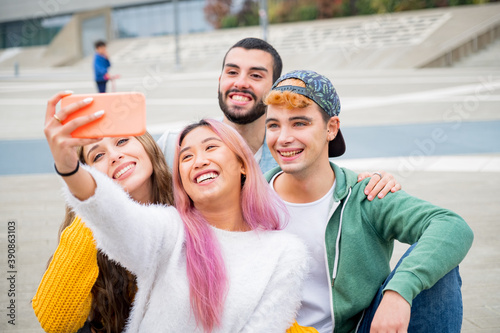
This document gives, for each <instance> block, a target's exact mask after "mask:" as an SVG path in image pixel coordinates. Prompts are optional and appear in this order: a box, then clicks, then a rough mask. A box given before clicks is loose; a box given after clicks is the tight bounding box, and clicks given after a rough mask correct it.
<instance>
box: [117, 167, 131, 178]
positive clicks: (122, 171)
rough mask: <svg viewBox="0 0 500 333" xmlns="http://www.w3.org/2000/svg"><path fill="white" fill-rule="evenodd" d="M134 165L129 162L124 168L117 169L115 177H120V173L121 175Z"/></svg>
mask: <svg viewBox="0 0 500 333" xmlns="http://www.w3.org/2000/svg"><path fill="white" fill-rule="evenodd" d="M133 167H134V165H133V164H129V165H127V166H126V167H125V168H123V169H121V170H120V171H118V172H117V173H116V175H115V179H118V178H120V176H121V175H123V174H124V173H125V172H127V171H129V170H130V169H132V168H133Z"/></svg>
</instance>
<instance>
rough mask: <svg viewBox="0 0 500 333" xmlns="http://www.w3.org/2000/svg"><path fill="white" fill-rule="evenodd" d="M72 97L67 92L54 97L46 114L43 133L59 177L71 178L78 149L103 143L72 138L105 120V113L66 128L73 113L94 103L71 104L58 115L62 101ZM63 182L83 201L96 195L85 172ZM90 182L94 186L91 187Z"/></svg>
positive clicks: (80, 119) (73, 123) (96, 140)
mask: <svg viewBox="0 0 500 333" xmlns="http://www.w3.org/2000/svg"><path fill="white" fill-rule="evenodd" d="M70 94H72V92H70V91H64V92H59V93H57V94H56V95H54V96H52V98H51V99H49V101H48V102H47V110H46V112H45V128H44V133H45V137H46V138H47V143H48V144H49V148H50V151H51V152H52V156H53V157H54V163H55V167H56V168H57V171H58V172H59V173H60V174H72V172H73V171H75V170H76V167H77V165H78V163H79V161H78V154H77V150H76V147H78V146H85V145H88V144H92V143H96V142H98V141H100V140H101V139H80V138H73V137H72V136H71V133H72V132H73V131H74V130H75V129H77V128H78V127H80V126H83V125H85V124H88V123H90V122H92V121H94V120H96V119H97V118H100V117H102V115H103V113H104V112H102V111H98V112H96V113H94V114H92V115H88V116H82V117H78V118H75V119H73V120H71V121H68V122H67V123H65V124H63V122H64V120H65V119H66V118H67V117H68V116H69V115H70V114H71V113H73V112H75V111H77V110H79V109H81V108H82V107H84V106H86V105H88V104H90V103H92V99H85V100H82V101H80V102H76V103H73V104H70V105H68V106H66V107H65V108H62V109H61V110H60V111H59V112H57V114H56V105H57V103H59V101H60V100H61V98H63V97H64V96H68V95H70ZM89 177H90V178H89ZM63 179H64V180H65V182H66V183H67V184H68V186H69V188H70V190H71V192H72V193H73V194H74V195H75V196H76V197H78V198H80V199H86V198H88V197H90V196H91V195H92V194H93V192H94V188H93V187H92V186H93V182H92V181H91V176H90V174H87V173H86V172H78V173H76V174H74V175H72V176H71V177H64V178H63ZM89 180H90V183H91V184H92V186H89V185H90V184H89V182H88V181H89ZM85 185H87V186H85ZM80 190H82V191H83V192H81V191H80Z"/></svg>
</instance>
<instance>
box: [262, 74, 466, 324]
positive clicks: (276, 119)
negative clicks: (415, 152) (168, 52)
mask: <svg viewBox="0 0 500 333" xmlns="http://www.w3.org/2000/svg"><path fill="white" fill-rule="evenodd" d="M265 103H266V104H267V105H268V109H267V118H266V140H267V144H268V146H269V149H270V151H271V154H272V155H273V157H274V159H275V160H276V161H277V162H278V164H279V167H277V168H274V169H272V170H270V171H269V172H268V173H266V177H267V179H268V181H269V182H270V184H271V185H272V187H273V189H274V190H275V191H276V192H277V193H278V195H279V196H280V197H281V198H282V199H283V200H284V202H285V205H286V206H287V208H288V210H289V213H290V222H289V224H288V226H287V227H286V230H288V231H289V232H292V233H295V234H298V235H299V236H300V237H301V238H302V239H303V240H304V241H305V242H306V243H307V244H308V246H309V250H310V252H311V256H312V259H313V260H312V264H311V266H312V272H311V274H310V278H309V279H308V281H307V283H306V286H305V289H304V292H303V301H302V308H301V310H300V312H299V314H298V317H297V321H298V323H299V324H300V325H302V326H310V327H314V328H316V329H317V330H318V331H319V332H320V333H323V332H332V331H334V332H354V331H358V332H370V329H371V332H407V331H408V332H460V328H461V324H462V316H463V313H462V299H461V292H460V286H461V280H460V275H459V273H458V264H459V263H460V262H461V261H462V259H463V258H464V257H465V255H466V254H467V252H468V250H469V248H470V246H471V245H472V240H473V233H472V230H471V229H470V228H469V226H468V225H467V223H466V222H465V221H464V220H463V219H462V218H461V217H460V216H458V215H456V214H455V213H453V212H451V211H449V210H446V209H443V208H440V207H436V206H434V205H432V204H430V203H428V202H426V201H423V200H420V199H417V198H415V197H412V196H410V195H408V194H407V193H405V192H404V191H398V192H396V193H389V194H388V195H387V196H386V197H385V198H384V199H383V200H380V199H375V200H374V201H372V202H369V201H368V200H367V199H366V195H364V193H363V188H364V186H365V184H363V183H366V182H367V181H368V180H365V181H364V182H361V183H357V176H356V173H354V172H352V171H350V170H347V169H343V168H339V167H338V166H337V165H335V164H334V163H331V162H330V161H329V159H328V158H329V157H336V156H340V155H342V154H343V153H344V151H345V142H344V139H343V137H342V133H341V132H340V130H339V126H340V120H339V117H338V114H339V113H340V100H339V97H338V95H337V93H336V91H335V88H334V87H333V85H332V83H331V82H330V80H328V79H327V78H326V77H325V76H323V75H320V74H317V73H315V72H311V71H293V72H290V73H288V74H285V75H284V76H282V77H281V78H279V79H278V80H277V81H276V82H275V83H274V85H273V87H272V89H271V92H270V93H269V95H268V96H267V98H266V99H265ZM395 239H396V240H399V241H400V242H403V243H407V244H413V245H412V247H411V248H410V250H409V251H408V252H407V253H406V254H405V255H404V256H403V258H402V259H401V261H400V262H399V263H398V266H397V267H396V268H395V269H394V271H393V272H391V270H390V266H389V264H390V258H391V254H392V250H393V245H394V240H395Z"/></svg>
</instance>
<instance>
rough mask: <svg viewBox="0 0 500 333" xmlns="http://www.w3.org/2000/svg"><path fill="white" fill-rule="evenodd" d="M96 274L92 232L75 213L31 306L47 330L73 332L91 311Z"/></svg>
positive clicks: (95, 252)
mask: <svg viewBox="0 0 500 333" xmlns="http://www.w3.org/2000/svg"><path fill="white" fill-rule="evenodd" d="M98 274H99V267H98V266H97V248H96V246H95V244H94V238H93V236H92V232H91V231H90V229H89V228H87V227H86V226H85V224H84V223H83V222H82V221H81V219H80V218H79V217H78V216H77V217H75V219H74V220H73V222H72V223H71V225H70V226H69V227H67V228H66V229H64V231H63V233H62V234H61V239H60V242H59V246H58V247H57V249H56V252H55V253H54V256H53V258H52V261H51V262H50V265H49V267H48V268H47V270H46V271H45V274H44V275H43V278H42V281H41V282H40V285H39V286H38V290H37V292H36V294H35V297H33V300H32V306H33V310H35V315H36V317H37V318H38V321H39V322H40V325H41V326H42V328H43V329H44V330H45V331H46V332H50V333H59V332H61V333H73V332H76V331H77V330H78V329H80V328H81V327H82V326H83V324H84V323H85V321H86V320H87V317H88V315H89V313H90V306H91V303H92V294H91V290H92V287H93V286H94V283H95V281H96V279H97V276H98Z"/></svg>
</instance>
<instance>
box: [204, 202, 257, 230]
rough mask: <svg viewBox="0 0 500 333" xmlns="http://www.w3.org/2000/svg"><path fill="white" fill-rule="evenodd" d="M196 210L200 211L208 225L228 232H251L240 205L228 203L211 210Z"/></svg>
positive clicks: (212, 207)
mask: <svg viewBox="0 0 500 333" xmlns="http://www.w3.org/2000/svg"><path fill="white" fill-rule="evenodd" d="M196 208H197V209H198V210H199V211H200V213H201V214H202V215H203V217H205V219H206V220H207V221H208V223H209V224H210V225H212V226H214V227H216V228H217V229H222V230H228V231H248V230H250V228H249V226H248V224H247V223H246V222H245V220H244V219H243V213H242V211H241V205H240V204H239V203H238V204H235V205H228V204H227V203H226V204H223V205H221V206H217V207H214V206H213V205H211V207H210V208H206V207H196Z"/></svg>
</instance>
